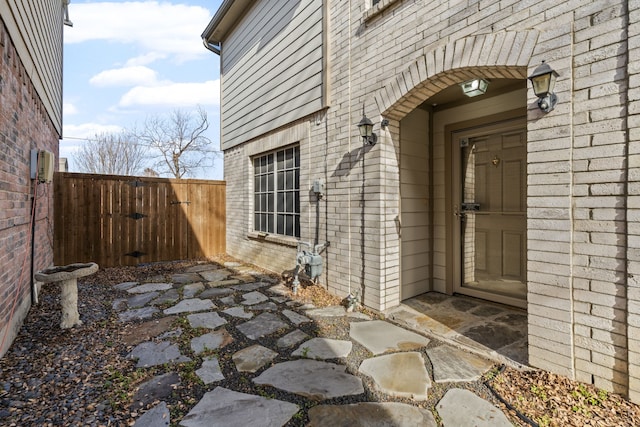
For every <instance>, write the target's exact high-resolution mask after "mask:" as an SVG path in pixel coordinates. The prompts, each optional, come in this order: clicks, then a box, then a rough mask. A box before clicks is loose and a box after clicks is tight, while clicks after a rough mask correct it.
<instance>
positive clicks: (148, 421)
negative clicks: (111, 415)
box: [133, 402, 171, 427]
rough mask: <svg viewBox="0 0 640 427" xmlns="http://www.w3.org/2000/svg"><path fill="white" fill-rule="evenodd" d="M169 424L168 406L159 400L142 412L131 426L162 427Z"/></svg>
mask: <svg viewBox="0 0 640 427" xmlns="http://www.w3.org/2000/svg"><path fill="white" fill-rule="evenodd" d="M170 424H171V417H170V414H169V408H168V407H167V404H166V403H165V402H160V403H158V404H157V405H156V406H154V407H153V408H151V409H149V410H148V411H147V412H145V413H144V414H142V416H141V417H140V418H138V419H137V420H136V422H135V424H134V425H133V427H163V426H169V425H170Z"/></svg>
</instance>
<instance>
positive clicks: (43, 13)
mask: <svg viewBox="0 0 640 427" xmlns="http://www.w3.org/2000/svg"><path fill="white" fill-rule="evenodd" d="M0 13H1V14H2V19H3V21H4V22H5V25H6V26H7V28H8V30H9V34H10V35H11V40H12V41H13V44H14V45H15V47H16V49H17V51H18V55H19V56H20V61H22V64H23V65H24V67H25V69H26V70H27V72H28V73H29V77H30V78H31V81H32V83H33V85H34V87H35V89H36V92H37V93H38V96H39V97H40V99H41V100H42V102H43V104H44V106H45V108H46V110H47V114H48V115H49V117H50V119H51V122H52V123H53V125H54V126H55V128H56V130H57V131H58V134H59V135H62V34H63V28H62V20H63V8H62V1H60V0H0Z"/></svg>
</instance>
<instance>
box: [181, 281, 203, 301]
mask: <svg viewBox="0 0 640 427" xmlns="http://www.w3.org/2000/svg"><path fill="white" fill-rule="evenodd" d="M202 290H204V284H202V283H200V282H198V283H190V284H188V285H184V287H183V288H182V298H193V297H195V296H196V295H197V294H198V292H200V291H202Z"/></svg>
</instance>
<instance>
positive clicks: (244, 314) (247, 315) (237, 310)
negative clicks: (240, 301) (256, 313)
mask: <svg viewBox="0 0 640 427" xmlns="http://www.w3.org/2000/svg"><path fill="white" fill-rule="evenodd" d="M222 312H223V313H225V314H228V315H229V316H233V317H238V318H240V319H251V318H252V317H253V313H252V312H250V311H246V310H245V309H244V307H239V306H236V307H231V308H227V309H226V310H222Z"/></svg>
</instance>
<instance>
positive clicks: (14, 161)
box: [0, 21, 58, 355]
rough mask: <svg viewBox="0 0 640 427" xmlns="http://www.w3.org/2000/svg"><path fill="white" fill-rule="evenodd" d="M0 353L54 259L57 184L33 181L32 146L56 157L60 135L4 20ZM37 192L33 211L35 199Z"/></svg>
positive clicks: (0, 43) (0, 45) (0, 40)
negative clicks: (34, 274) (36, 278)
mask: <svg viewBox="0 0 640 427" xmlns="http://www.w3.org/2000/svg"><path fill="white" fill-rule="evenodd" d="M0 55H1V56H0V355H2V354H4V353H5V352H6V350H7V348H8V347H9V345H10V344H11V342H12V340H13V338H14V337H15V335H16V333H17V330H18V329H19V327H20V326H21V324H22V320H23V319H24V317H25V316H26V313H27V310H28V309H29V307H30V303H31V262H32V256H31V255H32V250H31V248H32V245H31V230H32V223H33V229H34V230H35V237H34V250H33V253H34V257H33V265H34V271H38V270H41V269H43V268H46V267H49V266H51V265H52V263H53V242H52V239H53V185H52V184H51V183H49V184H40V185H35V181H33V180H31V179H30V162H31V161H30V153H31V149H39V150H48V151H51V152H53V153H54V155H55V157H56V159H57V157H58V135H57V132H56V131H55V127H54V126H53V124H52V122H51V120H50V119H49V116H48V115H47V113H46V110H45V108H44V106H43V104H42V102H41V101H40V99H39V97H38V95H37V94H36V91H35V89H34V87H33V85H32V83H31V81H30V80H29V77H28V72H27V70H25V68H24V66H23V64H22V62H21V61H20V58H19V57H18V55H17V53H16V50H15V47H14V45H13V43H12V41H11V38H10V36H9V34H8V32H7V29H6V27H5V26H4V23H3V22H1V21H0ZM34 196H35V200H36V203H35V206H36V207H35V211H34V210H33V203H32V202H33V197H34Z"/></svg>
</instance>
